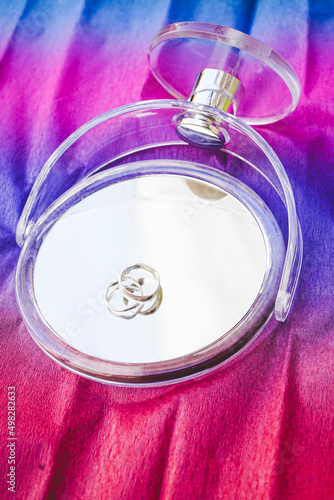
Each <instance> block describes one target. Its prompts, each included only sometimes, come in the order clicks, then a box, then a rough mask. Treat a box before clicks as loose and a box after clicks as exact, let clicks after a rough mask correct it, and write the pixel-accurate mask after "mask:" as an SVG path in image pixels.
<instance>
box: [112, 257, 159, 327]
mask: <svg viewBox="0 0 334 500" xmlns="http://www.w3.org/2000/svg"><path fill="white" fill-rule="evenodd" d="M138 270H140V271H144V276H141V277H139V278H136V279H135V278H134V277H133V276H130V273H131V272H132V271H138ZM137 274H138V272H137ZM145 274H146V276H145ZM147 274H148V276H147ZM149 282H153V283H154V290H153V292H151V293H146V295H144V291H143V287H145V285H146V284H147V283H149ZM117 293H118V294H120V297H121V301H122V303H123V304H124V305H125V307H121V308H120V306H119V305H118V307H115V305H114V306H113V305H112V300H113V297H114V296H115V295H116V294H117ZM105 300H106V303H107V308H108V311H109V312H110V313H111V314H112V315H113V316H116V317H117V318H123V319H131V318H134V317H135V316H137V314H139V315H142V316H148V315H149V314H153V313H154V312H155V311H157V310H158V309H159V307H160V305H161V302H162V288H161V285H160V276H159V273H158V272H157V271H156V270H155V269H153V268H152V267H150V266H147V265H145V264H135V265H133V266H129V267H127V268H126V269H124V271H123V272H122V273H121V275H120V278H119V280H118V281H113V282H112V283H110V284H109V285H108V287H107V290H106V294H105ZM115 302H116V301H115Z"/></svg>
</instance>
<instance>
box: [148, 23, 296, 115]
mask: <svg viewBox="0 0 334 500" xmlns="http://www.w3.org/2000/svg"><path fill="white" fill-rule="evenodd" d="M148 57H149V64H150V68H151V70H152V72H153V74H154V75H155V77H156V78H157V80H158V81H159V82H160V83H161V85H162V86H163V87H164V88H165V89H166V90H167V91H168V92H170V93H171V94H172V95H173V96H174V97H176V98H178V99H188V98H189V97H190V96H191V95H192V93H193V90H194V84H195V82H196V80H197V78H198V75H199V74H200V73H201V72H203V70H207V69H211V70H219V71H221V72H223V73H224V74H227V75H231V76H232V77H235V79H236V80H235V81H238V82H240V85H239V86H240V89H239V91H238V96H237V97H238V98H237V99H236V100H235V102H234V103H233V112H234V114H236V115H237V116H238V117H240V118H242V119H243V120H244V121H246V122H247V123H249V124H253V125H256V124H266V123H271V122H275V121H277V120H280V119H281V118H283V117H284V116H286V115H288V114H289V113H291V112H292V111H293V110H294V109H295V107H296V105H297V102H298V99H299V96H300V82H299V79H298V77H297V75H296V73H295V71H294V70H293V68H292V67H291V66H290V65H289V64H288V63H287V61H285V59H283V57H281V56H280V55H279V54H278V53H277V52H275V51H274V50H273V49H271V48H270V47H268V46H267V45H265V44H264V43H262V42H260V41H259V40H257V39H255V38H253V37H251V36H249V35H246V34H245V33H242V32H240V31H237V30H235V29H232V28H226V27H223V26H219V25H215V24H208V23H198V22H182V23H175V24H171V25H169V26H167V27H165V28H163V29H162V30H160V31H159V32H158V33H157V34H156V35H155V37H154V38H153V40H152V42H151V45H150V47H149V51H148ZM205 90H207V91H210V86H209V87H208V88H206V89H205Z"/></svg>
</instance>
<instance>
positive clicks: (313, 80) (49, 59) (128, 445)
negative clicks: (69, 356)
mask: <svg viewBox="0 0 334 500" xmlns="http://www.w3.org/2000/svg"><path fill="white" fill-rule="evenodd" d="M0 9H1V16H0V24H1V33H2V36H1V38H0V117H1V119H0V137H1V143H0V163H1V167H0V186H1V191H0V192H1V200H0V201H1V221H0V238H1V296H0V308H1V316H2V321H1V326H0V348H1V398H2V404H1V407H0V429H1V435H2V441H1V446H2V454H1V456H2V460H1V461H0V469H1V476H0V477H1V482H0V492H1V494H0V496H1V498H4V499H5V498H11V497H12V496H16V497H17V498H18V499H23V500H26V499H27V500H35V499H71V500H95V499H96V500H100V499H101V500H105V499H117V500H118V499H122V500H136V499H144V500H150V499H157V498H161V499H164V500H167V499H173V500H177V499H193V500H195V499H198V500H204V499H210V500H211V499H238V500H240V499H278V498H289V499H303V500H307V499H310V500H314V499H317V500H318V499H330V498H333V497H334V454H333V439H334V417H333V414H334V412H333V401H334V375H333V373H334V320H333V289H334V278H333V262H334V252H333V241H334V234H333V233H334V230H333V228H334V226H333V214H334V211H333V204H334V196H333V166H334V165H333V163H334V160H333V153H334V144H333V117H334V101H333V92H332V88H333V78H332V76H333V52H332V49H333V44H334V42H333V40H334V38H333V34H334V5H333V2H332V1H330V0H329V1H326V0H319V1H318V0H317V1H316V0H309V1H308V2H307V1H306V0H296V1H295V2H290V1H288V0H281V1H279V2H273V1H270V0H259V1H258V2H254V1H253V0H248V1H247V0H246V1H244V0H226V1H225V0H214V1H212V2H206V1H204V0H195V1H192V2H182V1H181V0H171V1H169V0H155V1H151V0H146V1H143V0H138V1H134V0H133V1H131V0H130V1H128V2H122V1H121V0H111V1H106V0H96V1H94V0H86V2H84V1H83V0H74V1H72V2H70V1H69V0H48V1H47V2H44V1H42V0H40V1H34V0H31V1H29V0H28V1H27V2H26V1H25V0H14V1H13V2H4V1H3V2H1V3H0ZM177 21H204V22H211V23H218V24H222V25H224V26H231V27H233V28H236V29H239V30H242V31H245V32H248V33H249V34H251V35H253V36H255V37H256V38H259V39H260V40H262V41H263V42H265V43H266V44H268V45H269V46H271V47H272V48H274V49H275V50H276V51H278V52H279V53H280V54H281V55H282V56H283V57H285V58H286V59H287V60H288V62H289V63H290V64H291V65H292V66H293V67H294V69H295V71H296V72H297V74H298V76H299V78H300V81H301V86H302V95H301V99H300V102H299V104H298V106H297V109H296V110H295V112H294V113H293V114H292V115H291V116H289V117H287V118H285V119H283V120H282V121H280V122H278V123H275V124H272V125H268V126H263V127H258V128H257V130H258V132H259V133H260V134H261V135H263V136H264V137H265V139H266V140H267V141H268V142H269V144H270V145H271V146H272V147H273V149H274V150H275V152H276V153H277V155H278V157H279V158H280V160H281V161H282V163H283V165H284V166H285V168H286V171H287V173H288V176H289V179H290V181H291V184H292V187H293V190H294V194H295V198H296V204H297V210H298V213H299V217H300V222H301V226H302V231H303V237H304V261H303V267H302V272H301V277H300V282H299V286H298V291H297V295H296V299H295V301H294V304H293V309H292V312H291V314H290V316H289V318H288V320H287V321H286V322H285V323H284V324H278V323H275V324H274V326H271V328H270V331H268V332H267V333H264V334H263V336H262V337H261V338H260V339H259V341H258V342H257V345H256V347H255V348H253V349H250V350H249V351H247V352H246V353H245V355H243V356H241V357H240V359H237V360H236V361H235V362H233V363H231V364H229V365H227V366H226V367H220V368H217V369H216V370H215V371H213V372H212V373H211V374H209V375H207V376H206V377H204V378H202V379H199V380H193V381H189V382H185V383H182V384H177V385H171V386H166V387H158V388H145V389H144V388H141V389H140V388H136V389H133V388H124V387H117V386H107V385H103V384H99V383H96V382H92V381H89V380H86V379H83V378H81V377H79V376H77V375H75V374H73V373H70V372H68V371H67V370H65V369H64V368H62V367H60V366H58V365H57V364H56V363H54V362H53V361H52V360H51V359H49V358H48V357H47V356H46V355H45V354H44V353H43V352H42V351H41V350H40V349H39V348H38V346H37V345H36V344H35V342H34V341H33V340H32V338H31V337H30V335H29V333H28V331H27V329H26V327H25V325H24V323H23V320H22V319H21V317H20V314H19V311H18V306H17V304H16V300H15V291H14V290H15V269H16V264H17V260H18V257H19V254H20V248H19V247H18V246H17V244H16V242H15V231H16V226H17V223H18V219H19V216H20V213H21V211H22V208H23V206H24V203H25V201H26V199H27V196H28V193H29V191H30V189H31V187H32V185H33V182H34V180H35V179H36V176H37V174H38V172H39V171H40V170H41V168H42V166H43V164H44V162H45V161H46V160H47V159H48V157H49V156H50V154H51V153H52V152H53V151H54V150H55V148H56V147H57V146H58V145H59V144H60V143H61V142H62V141H63V140H64V139H65V138H66V137H67V136H68V135H69V134H70V133H72V132H73V131H74V130H76V129H77V128H78V127H79V126H81V125H82V124H84V123H85V122H87V121H88V120H89V119H91V118H93V117H94V116H96V115H98V114H100V113H102V112H104V111H106V110H109V109H112V108H115V107H117V106H120V105H123V104H127V103H131V102H135V101H140V100H144V99H156V98H169V97H170V96H169V95H168V94H167V92H166V91H165V90H163V89H162V88H161V87H160V86H159V85H158V84H156V83H155V81H154V79H153V77H152V75H151V74H150V70H149V67H148V64H147V47H148V46H149V43H150V41H151V39H152V37H153V35H154V34H155V32H156V31H157V30H158V29H160V28H162V27H163V26H165V25H167V24H169V23H172V22H177ZM12 387H15V390H14V392H15V404H16V407H15V408H16V413H15V418H16V421H15V425H16V426H15V436H16V438H17V439H16V440H15V443H16V444H15V446H14V447H13V449H14V448H15V474H16V478H15V493H13V492H12V491H9V490H8V487H9V486H10V483H7V481H8V480H9V479H8V478H10V476H8V474H10V464H9V463H8V458H9V456H10V449H11V448H10V444H11V443H12V440H10V439H8V436H9V435H8V424H7V421H8V408H9V407H8V405H7V402H8V394H9V393H8V390H9V389H8V388H12ZM10 392H13V391H10ZM7 393H8V394H7ZM8 443H9V445H8Z"/></svg>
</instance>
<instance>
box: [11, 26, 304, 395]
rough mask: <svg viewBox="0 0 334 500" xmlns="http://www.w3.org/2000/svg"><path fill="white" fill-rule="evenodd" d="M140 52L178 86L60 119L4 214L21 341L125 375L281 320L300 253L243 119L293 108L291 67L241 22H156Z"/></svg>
mask: <svg viewBox="0 0 334 500" xmlns="http://www.w3.org/2000/svg"><path fill="white" fill-rule="evenodd" d="M149 63H150V67H151V70H152V72H153V74H154V75H155V77H156V78H157V79H158V81H159V82H160V83H161V84H162V85H163V86H164V87H165V88H166V89H167V90H168V91H169V92H170V93H171V94H173V95H174V96H175V97H177V98H178V100H175V99H170V100H151V101H143V102H139V103H134V104H129V105H127V106H123V107H120V108H117V109H114V110H112V111H109V112H107V113H104V114H103V115H100V116H98V117H96V118H94V119H93V120H91V121H90V122H88V123H87V124H85V125H83V126H82V127H81V128H79V129H78V130H77V131H75V132H74V133H73V134H72V135H71V136H70V137H68V138H67V139H66V140H65V141H64V142H63V143H62V144H61V145H60V146H59V147H58V149H57V150H56V151H55V152H54V153H53V154H52V156H51V157H50V158H49V159H48V161H47V162H46V164H45V165H44V167H43V168H42V170H41V172H40V174H39V176H38V178H37V180H36V182H35V184H34V186H33V188H32V190H31V193H30V195H29V198H28V200H27V202H26V205H25V207H24V210H23V212H22V215H21V218H20V221H19V224H18V228H17V243H18V245H20V246H22V251H21V255H20V259H19V262H18V267H17V276H16V293H17V300H18V304H19V307H20V311H21V314H22V317H23V319H24V321H25V324H26V326H27V328H28V330H29V332H30V334H31V335H32V337H33V339H34V340H35V341H36V342H37V344H38V345H39V346H40V347H41V349H42V350H43V351H45V352H46V353H47V354H48V355H49V356H50V357H51V358H53V359H54V360H55V361H57V362H58V363H59V364H61V365H62V366H64V367H65V368H67V369H69V370H71V371H73V372H75V373H77V374H79V375H82V376H85V377H88V378H91V379H94V380H97V381H101V382H108V383H114V384H123V385H132V386H145V385H158V384H166V383H172V382H173V383H174V382H178V381H181V380H184V379H189V378H191V377H194V376H198V375H201V374H204V373H206V372H207V371H209V370H212V369H214V368H215V367H216V366H218V365H221V364H223V363H226V362H227V361H229V360H231V359H233V358H234V357H235V356H236V355H237V354H239V353H240V352H242V351H243V350H244V349H245V347H246V346H248V345H249V344H250V343H251V341H252V340H254V339H255V338H256V337H257V335H258V334H259V333H260V332H261V331H262V330H263V328H264V326H265V325H266V323H267V322H268V320H269V319H270V318H271V317H272V316H273V315H274V316H275V318H276V320H278V321H284V320H285V319H286V317H287V315H288V312H289V309H290V306H291V302H292V299H293V296H294V293H295V289H296V285H297V281H298V276H299V272H300V266H301V260H302V237H301V231H300V227H299V222H298V218H297V214H296V208H295V202H294V197H293V193H292V190H291V186H290V183H289V180H288V178H287V175H286V173H285V171H284V168H283V166H282V164H281V162H280V161H279V159H278V157H277V156H276V154H275V153H274V151H273V150H272V149H271V148H270V146H269V145H268V144H267V142H266V141H265V140H264V139H263V138H262V137H261V136H260V135H259V134H258V133H257V132H256V131H254V130H253V129H252V128H251V127H250V126H249V124H266V123H271V122H274V121H276V120H279V119H281V118H283V117H284V116H286V115H288V114H289V113H290V112H291V111H293V109H294V108H295V106H296V104H297V102H298V98H299V94H300V84H299V81H298V78H297V76H296V74H295V72H294V71H293V69H292V68H291V67H290V66H289V64H288V63H287V62H286V61H285V60H284V59H282V58H281V57H280V56H279V55H278V54H277V53H276V52H274V51H273V50H272V49H270V48H269V47H267V46H266V45H264V44H263V43H261V42H259V41H258V40H255V39H254V38H252V37H251V36H249V35H245V34H243V33H240V32H238V31H236V30H233V29H229V28H224V27H221V26H216V25H211V24H204V23H194V22H189V23H178V24H174V25H171V26H168V27H166V28H164V29H163V30H161V31H160V32H159V33H157V35H156V36H155V37H154V39H153V41H152V43H151V46H150V48H149ZM187 99H188V100H187ZM269 205H270V207H269Z"/></svg>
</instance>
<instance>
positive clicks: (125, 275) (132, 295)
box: [118, 264, 160, 302]
mask: <svg viewBox="0 0 334 500" xmlns="http://www.w3.org/2000/svg"><path fill="white" fill-rule="evenodd" d="M137 269H140V270H144V271H146V272H147V273H148V274H150V275H151V276H152V277H147V278H145V277H144V278H142V284H145V281H154V282H155V283H156V288H155V290H154V291H153V292H152V293H150V294H149V295H143V294H141V295H140V296H138V295H136V294H135V293H132V291H131V289H130V288H131V287H128V286H126V285H124V282H125V281H126V280H127V278H129V277H130V276H129V274H130V273H131V271H135V270H137ZM118 284H119V287H120V289H121V290H122V292H123V293H124V295H125V297H127V298H128V299H131V300H134V301H136V302H148V301H150V300H152V299H154V297H156V296H157V295H158V292H159V288H160V276H159V273H158V272H157V271H156V270H155V269H153V267H150V266H147V265H146V264H135V265H133V266H129V267H127V268H126V269H124V271H122V273H121V276H120V278H119V280H118Z"/></svg>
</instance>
